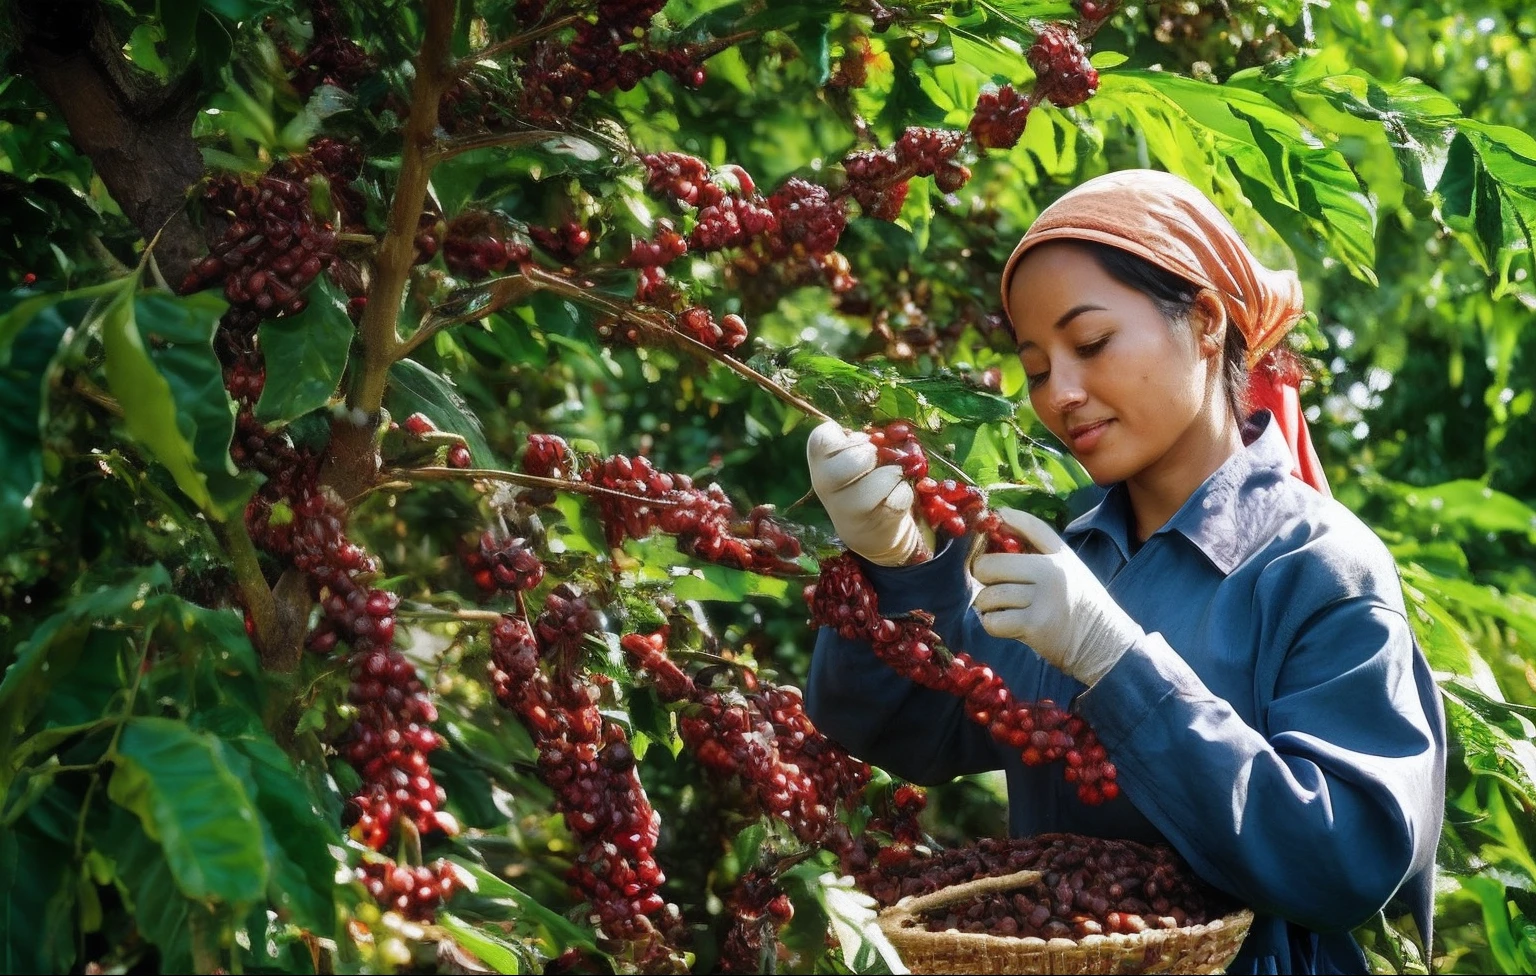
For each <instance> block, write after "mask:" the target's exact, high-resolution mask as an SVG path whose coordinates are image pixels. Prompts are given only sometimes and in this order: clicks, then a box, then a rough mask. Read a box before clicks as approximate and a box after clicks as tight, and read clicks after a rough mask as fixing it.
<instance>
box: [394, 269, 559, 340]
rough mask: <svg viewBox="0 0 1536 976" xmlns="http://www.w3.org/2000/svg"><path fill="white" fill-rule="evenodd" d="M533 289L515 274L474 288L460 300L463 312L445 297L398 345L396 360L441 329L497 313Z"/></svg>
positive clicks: (452, 298) (526, 280)
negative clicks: (480, 299)
mask: <svg viewBox="0 0 1536 976" xmlns="http://www.w3.org/2000/svg"><path fill="white" fill-rule="evenodd" d="M534 289H535V285H534V283H533V282H532V281H531V280H530V279H528V278H527V277H526V276H524V275H521V274H515V275H506V276H505V277H501V278H496V279H494V280H492V281H489V282H486V283H485V284H483V285H478V286H475V287H474V288H473V289H471V290H470V291H469V294H468V295H467V296H466V297H465V299H464V301H466V302H468V303H469V306H468V307H467V308H464V309H463V310H458V307H457V306H456V305H455V304H453V303H454V301H455V299H454V296H453V295H449V296H448V301H446V302H444V303H443V304H442V305H439V306H437V307H436V308H434V309H432V310H431V311H430V312H428V313H427V315H426V317H425V318H424V319H422V321H421V325H420V327H418V328H417V329H416V331H415V332H414V333H412V334H411V337H410V338H409V339H407V340H405V341H404V342H403V343H401V344H400V347H399V354H398V357H397V358H399V359H405V358H406V357H408V356H409V355H410V354H411V353H412V352H414V351H415V350H416V349H417V347H419V346H420V345H421V344H422V343H424V342H426V341H427V340H428V339H430V338H432V337H433V336H434V335H436V334H437V333H439V332H441V331H442V330H444V329H447V328H452V327H453V326H455V325H462V324H463V323H465V322H473V321H475V320H477V319H482V318H484V317H485V316H487V315H490V314H491V313H493V312H499V311H500V310H501V309H503V308H505V307H507V306H508V305H511V304H514V303H515V302H520V301H522V300H523V299H524V298H527V297H528V295H529V294H531V293H532V292H533V291H534ZM455 294H462V293H458V292H456V293H455ZM476 297H483V298H486V299H487V301H486V302H485V304H483V305H476V304H473V300H474V299H475V298H476Z"/></svg>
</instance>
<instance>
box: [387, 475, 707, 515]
mask: <svg viewBox="0 0 1536 976" xmlns="http://www.w3.org/2000/svg"><path fill="white" fill-rule="evenodd" d="M387 474H388V477H390V478H399V479H403V480H409V481H506V482H510V483H511V484H514V485H526V486H527V487H529V488H552V489H554V490H555V491H570V492H575V493H576V494H578V495H606V496H608V497H610V498H622V499H623V500H624V501H627V502H635V503H637V504H642V505H655V506H657V507H658V508H676V507H677V506H678V505H679V504H680V503H679V502H675V501H672V500H671V499H667V498H649V497H647V496H645V495H631V494H629V493H628V492H624V491H617V490H615V489H613V488H604V487H603V486H602V485H593V484H588V483H587V482H585V481H568V480H566V479H564V478H541V477H539V476H538V475H534V474H523V473H522V472H519V471H499V470H497V469H495V468H438V467H425V468H397V469H394V470H392V471H389V472H387Z"/></svg>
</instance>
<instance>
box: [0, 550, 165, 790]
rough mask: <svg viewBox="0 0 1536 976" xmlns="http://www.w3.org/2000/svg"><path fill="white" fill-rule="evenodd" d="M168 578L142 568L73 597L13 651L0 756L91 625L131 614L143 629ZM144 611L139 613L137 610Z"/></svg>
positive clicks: (64, 671) (0, 775) (0, 716)
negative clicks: (132, 573)
mask: <svg viewBox="0 0 1536 976" xmlns="http://www.w3.org/2000/svg"><path fill="white" fill-rule="evenodd" d="M170 583H171V579H170V576H169V574H167V573H166V571H165V569H164V567H162V566H160V565H159V564H156V565H153V566H150V567H148V568H147V569H142V570H140V571H139V572H138V573H136V574H135V575H134V576H132V577H131V578H129V579H128V580H127V581H125V582H123V583H120V584H118V585H116V586H105V587H102V588H100V589H98V590H95V591H93V592H91V593H87V594H83V595H80V596H77V597H74V598H73V599H71V600H70V601H68V603H67V604H66V607H65V609H63V610H61V611H59V612H58V613H56V614H54V615H53V616H51V617H49V618H48V619H47V620H44V621H43V622H42V623H41V624H39V625H38V626H37V629H35V630H34V631H32V633H31V635H30V636H29V637H28V638H27V640H26V641H24V642H23V643H22V644H21V645H20V646H18V647H17V648H16V658H15V660H14V661H12V662H11V665H10V667H9V668H7V669H6V672H5V678H4V680H3V681H0V756H11V749H10V743H11V741H12V739H13V738H14V736H15V735H16V734H18V733H20V732H21V731H23V730H24V729H25V727H26V725H27V723H28V722H30V721H31V719H32V717H33V716H34V715H36V714H37V712H38V710H39V709H40V708H41V707H42V706H43V704H44V703H45V702H46V701H47V699H48V697H49V695H50V693H51V690H52V689H53V687H54V685H55V684H57V683H58V682H59V681H62V680H66V679H68V678H69V676H70V673H71V671H72V670H73V668H74V666H75V662H76V661H78V660H79V658H80V655H81V653H82V652H83V651H84V649H85V645H86V639H87V637H88V636H89V634H90V629H91V626H92V624H94V623H98V622H103V621H109V620H113V619H116V618H117V617H119V616H121V615H123V614H125V613H127V612H129V611H134V612H135V617H136V619H135V623H137V624H138V625H139V626H144V625H145V623H146V619H148V620H152V619H153V618H154V614H156V613H158V610H159V603H158V601H155V600H151V599H150V597H151V596H152V595H153V594H154V593H155V592H156V591H157V590H163V589H167V588H169V586H170ZM140 611H142V612H140ZM14 771H15V770H14V767H13V766H11V764H10V763H9V762H7V763H0V795H3V794H4V792H5V788H7V787H8V786H9V783H10V777H11V776H12V775H13V774H14Z"/></svg>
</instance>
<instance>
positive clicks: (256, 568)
mask: <svg viewBox="0 0 1536 976" xmlns="http://www.w3.org/2000/svg"><path fill="white" fill-rule="evenodd" d="M217 531H218V535H219V541H220V542H222V543H223V544H224V550H225V551H226V552H227V553H229V559H230V562H231V564H233V567H234V570H235V579H236V580H237V581H238V582H239V584H240V595H241V597H243V598H244V600H245V606H246V608H247V609H248V610H249V611H250V613H251V620H252V622H253V623H254V624H255V626H256V634H255V637H256V652H257V654H259V655H260V657H261V663H262V666H263V667H267V666H269V665H270V663H271V659H272V658H274V657H276V656H277V655H279V654H280V653H281V649H280V648H278V647H276V646H275V645H276V644H277V643H278V635H277V630H278V628H277V602H276V601H275V600H274V599H273V598H272V588H271V587H269V586H267V578H266V576H265V575H263V574H262V572H261V561H260V559H259V558H258V557H257V555H256V544H255V543H254V542H252V541H251V533H250V531H249V530H248V529H246V526H245V517H244V516H243V515H237V516H236V517H234V518H231V519H229V520H227V521H224V522H219V523H218V529H217Z"/></svg>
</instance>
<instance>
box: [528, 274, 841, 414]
mask: <svg viewBox="0 0 1536 976" xmlns="http://www.w3.org/2000/svg"><path fill="white" fill-rule="evenodd" d="M523 274H524V275H526V276H527V277H528V278H529V279H530V280H532V281H534V282H535V283H537V284H539V285H540V286H542V287H544V288H547V289H549V290H550V291H553V292H556V293H558V294H560V295H563V296H565V297H566V298H569V299H571V300H572V301H574V302H579V303H580V304H583V305H586V306H588V307H591V308H596V309H599V310H600V311H603V312H607V313H608V314H610V315H614V316H617V317H619V318H620V319H623V320H624V321H628V322H633V323H635V324H636V325H639V326H641V327H643V328H644V329H646V330H648V331H650V332H653V333H656V334H661V335H665V336H667V337H668V338H669V339H672V340H675V341H676V342H677V343H678V344H679V345H681V346H682V347H683V348H685V349H687V350H688V351H689V352H692V353H694V354H695V355H697V356H700V357H702V358H705V359H712V360H714V361H715V362H717V363H720V364H721V365H723V366H725V367H726V368H727V369H729V370H731V371H732V372H734V373H737V374H739V375H740V376H743V377H745V378H746V379H747V380H748V381H750V382H751V383H753V384H755V385H756V386H757V387H759V388H760V389H762V390H763V391H764V392H766V393H768V394H770V395H772V396H774V397H777V398H778V399H779V400H781V401H782V402H784V403H786V404H788V405H789V406H791V407H794V408H795V409H796V410H799V411H800V412H801V413H803V414H806V415H807V416H810V417H814V418H816V419H817V420H831V419H832V418H831V417H829V416H827V415H826V414H825V413H822V412H821V411H820V410H818V409H817V408H816V407H815V406H813V405H812V404H811V403H810V402H809V401H807V400H803V399H801V398H800V397H798V396H796V395H795V394H793V393H791V392H789V391H788V390H786V389H784V387H782V386H780V385H779V384H777V383H775V382H774V381H773V380H771V379H769V378H768V377H766V376H764V375H763V374H762V373H759V372H758V371H757V370H755V369H753V368H752V367H750V366H748V365H747V364H746V363H744V362H742V361H741V360H739V359H736V358H734V357H732V356H730V355H728V354H726V353H723V352H721V351H720V350H718V349H715V348H713V347H711V346H706V345H704V343H702V342H699V341H698V340H697V339H694V338H693V337H692V336H688V335H684V334H683V333H681V332H679V331H677V330H676V329H674V328H672V327H671V326H670V325H667V324H665V323H664V322H662V321H660V320H659V319H658V318H657V317H655V316H652V315H647V314H645V313H641V312H637V311H635V310H634V309H633V308H632V307H630V306H629V305H626V304H624V303H622V302H617V301H614V300H612V299H609V298H607V297H605V296H603V295H599V294H596V293H594V292H591V291H588V290H587V289H585V288H582V287H580V286H579V285H577V284H576V283H575V282H573V281H571V280H569V279H567V278H563V277H561V276H560V275H557V274H553V273H551V272H548V271H545V270H544V269H543V268H537V267H533V266H531V265H530V266H529V267H527V268H524V269H523Z"/></svg>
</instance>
